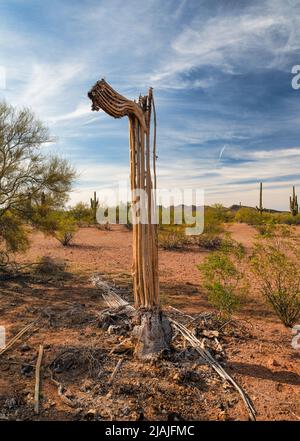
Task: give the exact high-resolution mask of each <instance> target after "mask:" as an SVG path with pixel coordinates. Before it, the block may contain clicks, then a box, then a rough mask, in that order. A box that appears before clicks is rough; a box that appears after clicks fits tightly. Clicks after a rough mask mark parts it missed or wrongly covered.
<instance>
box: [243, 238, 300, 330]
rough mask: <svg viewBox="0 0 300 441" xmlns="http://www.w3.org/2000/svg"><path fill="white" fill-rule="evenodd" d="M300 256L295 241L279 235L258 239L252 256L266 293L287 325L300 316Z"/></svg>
mask: <svg viewBox="0 0 300 441" xmlns="http://www.w3.org/2000/svg"><path fill="white" fill-rule="evenodd" d="M299 257H300V252H299V245H298V243H297V242H296V241H295V240H293V239H292V238H291V237H288V238H285V237H280V236H278V235H275V236H273V237H272V238H267V239H264V240H263V241H262V240H261V241H258V242H257V243H256V244H255V248H254V253H253V256H252V258H251V263H252V270H253V272H254V274H255V275H256V276H257V278H258V281H259V286H260V291H261V293H262V295H263V296H264V297H265V299H266V300H267V301H268V302H269V304H270V305H271V306H272V308H273V309H274V311H275V313H276V314H277V316H278V317H279V318H280V320H281V321H282V323H283V324H284V325H285V326H287V327H289V326H293V325H294V324H295V323H297V320H298V319H299V318H300V267H299Z"/></svg>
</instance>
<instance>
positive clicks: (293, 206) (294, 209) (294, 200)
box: [290, 185, 299, 216]
mask: <svg viewBox="0 0 300 441" xmlns="http://www.w3.org/2000/svg"><path fill="white" fill-rule="evenodd" d="M290 211H291V215H292V216H297V214H298V213H299V206H298V196H296V191H295V186H294V185H293V195H292V196H290Z"/></svg>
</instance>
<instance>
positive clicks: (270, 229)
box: [255, 224, 276, 237]
mask: <svg viewBox="0 0 300 441" xmlns="http://www.w3.org/2000/svg"><path fill="white" fill-rule="evenodd" d="M255 228H256V230H257V232H258V233H259V234H260V235H261V236H263V237H272V236H273V235H274V233H275V230H276V225H274V224H260V225H255Z"/></svg>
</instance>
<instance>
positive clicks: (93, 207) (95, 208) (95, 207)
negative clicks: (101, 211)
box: [91, 191, 99, 223]
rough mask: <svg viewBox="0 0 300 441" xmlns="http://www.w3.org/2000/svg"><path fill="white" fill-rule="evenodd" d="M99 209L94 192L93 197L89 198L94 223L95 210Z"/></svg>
mask: <svg viewBox="0 0 300 441" xmlns="http://www.w3.org/2000/svg"><path fill="white" fill-rule="evenodd" d="M98 207H99V200H98V199H97V194H96V192H95V191H94V197H93V198H91V210H92V213H93V220H94V222H95V223H96V222H97V209H98Z"/></svg>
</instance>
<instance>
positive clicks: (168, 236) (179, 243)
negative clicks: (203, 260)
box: [158, 231, 188, 250]
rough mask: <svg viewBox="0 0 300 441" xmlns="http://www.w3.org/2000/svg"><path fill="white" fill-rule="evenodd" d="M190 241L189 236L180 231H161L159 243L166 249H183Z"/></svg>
mask: <svg viewBox="0 0 300 441" xmlns="http://www.w3.org/2000/svg"><path fill="white" fill-rule="evenodd" d="M187 243H188V237H187V236H185V235H184V233H182V232H178V231H160V232H159V234H158V244H159V246H160V247H161V248H163V249H164V250H183V249H184V248H185V247H186V245H187Z"/></svg>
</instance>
